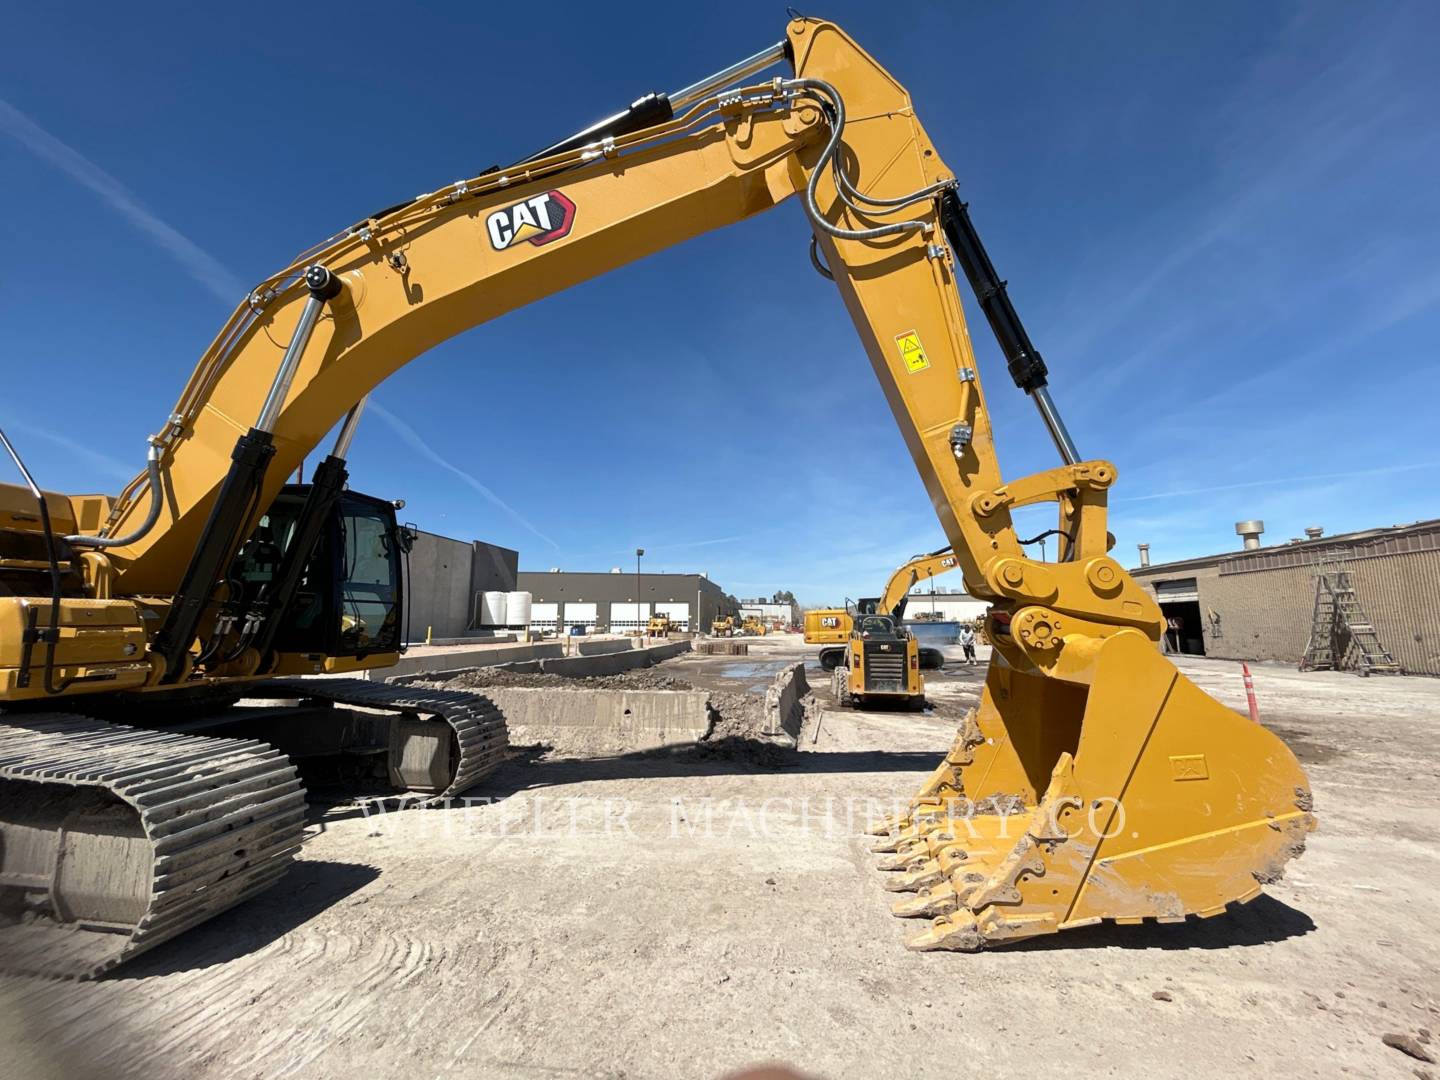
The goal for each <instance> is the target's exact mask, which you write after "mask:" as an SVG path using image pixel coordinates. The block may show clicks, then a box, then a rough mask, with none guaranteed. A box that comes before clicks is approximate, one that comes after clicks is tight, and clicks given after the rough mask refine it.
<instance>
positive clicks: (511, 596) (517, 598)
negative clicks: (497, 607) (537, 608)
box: [505, 592, 530, 630]
mask: <svg viewBox="0 0 1440 1080" xmlns="http://www.w3.org/2000/svg"><path fill="white" fill-rule="evenodd" d="M505 625H506V626H511V627H515V628H517V629H521V630H523V629H524V628H525V627H527V626H529V625H530V594H529V593H528V592H512V593H506V594H505Z"/></svg>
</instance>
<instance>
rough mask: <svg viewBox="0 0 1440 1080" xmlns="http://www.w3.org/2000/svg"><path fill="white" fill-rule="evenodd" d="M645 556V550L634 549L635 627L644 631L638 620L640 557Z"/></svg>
mask: <svg viewBox="0 0 1440 1080" xmlns="http://www.w3.org/2000/svg"><path fill="white" fill-rule="evenodd" d="M644 554H645V549H644V548H640V547H637V548H636V549H635V626H636V627H637V628H638V629H640V630H644V626H643V625H642V623H641V619H640V556H641V555H644Z"/></svg>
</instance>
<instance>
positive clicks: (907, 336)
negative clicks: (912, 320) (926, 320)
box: [895, 330, 930, 375]
mask: <svg viewBox="0 0 1440 1080" xmlns="http://www.w3.org/2000/svg"><path fill="white" fill-rule="evenodd" d="M895 344H896V345H898V346H900V359H901V360H904V361H905V370H906V371H908V372H910V373H911V374H912V375H913V374H914V373H915V372H917V371H924V370H925V369H926V368H927V367H929V366H930V358H929V357H928V356H926V355H925V346H924V345H921V344H920V335H919V334H917V333H916V332H915V331H914V330H906V331H905V333H903V334H896V335H895Z"/></svg>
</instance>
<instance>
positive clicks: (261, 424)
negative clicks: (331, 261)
mask: <svg viewBox="0 0 1440 1080" xmlns="http://www.w3.org/2000/svg"><path fill="white" fill-rule="evenodd" d="M305 286H306V288H308V289H309V290H310V295H309V296H307V297H306V298H305V307H304V309H303V310H302V311H301V312H300V321H299V322H298V323H296V324H295V332H294V333H293V334H291V335H290V344H289V345H288V346H286V348H285V356H284V358H283V359H282V360H281V361H280V368H279V370H277V371H276V372H275V381H274V382H273V383H271V384H270V392H269V393H268V394H266V395H265V404H264V405H262V406H261V407H260V416H259V418H258V419H257V420H256V421H255V429H256V430H257V431H263V432H265V433H267V434H273V433H274V431H275V421H276V420H278V419H279V418H280V410H281V409H283V408H284V407H285V399H286V398H287V397H289V396H290V384H291V383H293V382H294V381H295V372H296V371H298V370H299V369H300V357H301V356H303V355H304V354H305V346H306V345H308V344H310V335H311V334H313V333H314V332H315V324H316V323H317V322H319V321H320V309H321V308H323V307H324V306H325V303H326V301H328V300H332V299H334V298H335V297H336V296H338V295H339V294H340V290H341V289H342V288H344V286H343V285H342V284H341V282H340V279H339V278H338V277H336V276H335V275H334V274H332V273H331V272H330V271H329V270H326V269H325V267H323V266H312V267H310V268H309V269H308V270H306V271H305Z"/></svg>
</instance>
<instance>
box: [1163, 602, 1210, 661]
mask: <svg viewBox="0 0 1440 1080" xmlns="http://www.w3.org/2000/svg"><path fill="white" fill-rule="evenodd" d="M1160 611H1161V613H1163V614H1164V616H1165V645H1166V647H1167V648H1168V649H1169V650H1170V651H1171V652H1172V653H1183V654H1184V655H1186V656H1204V655H1205V635H1204V632H1203V631H1202V630H1201V628H1200V602H1199V601H1198V600H1181V601H1178V602H1171V603H1165V604H1161V605H1160Z"/></svg>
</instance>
